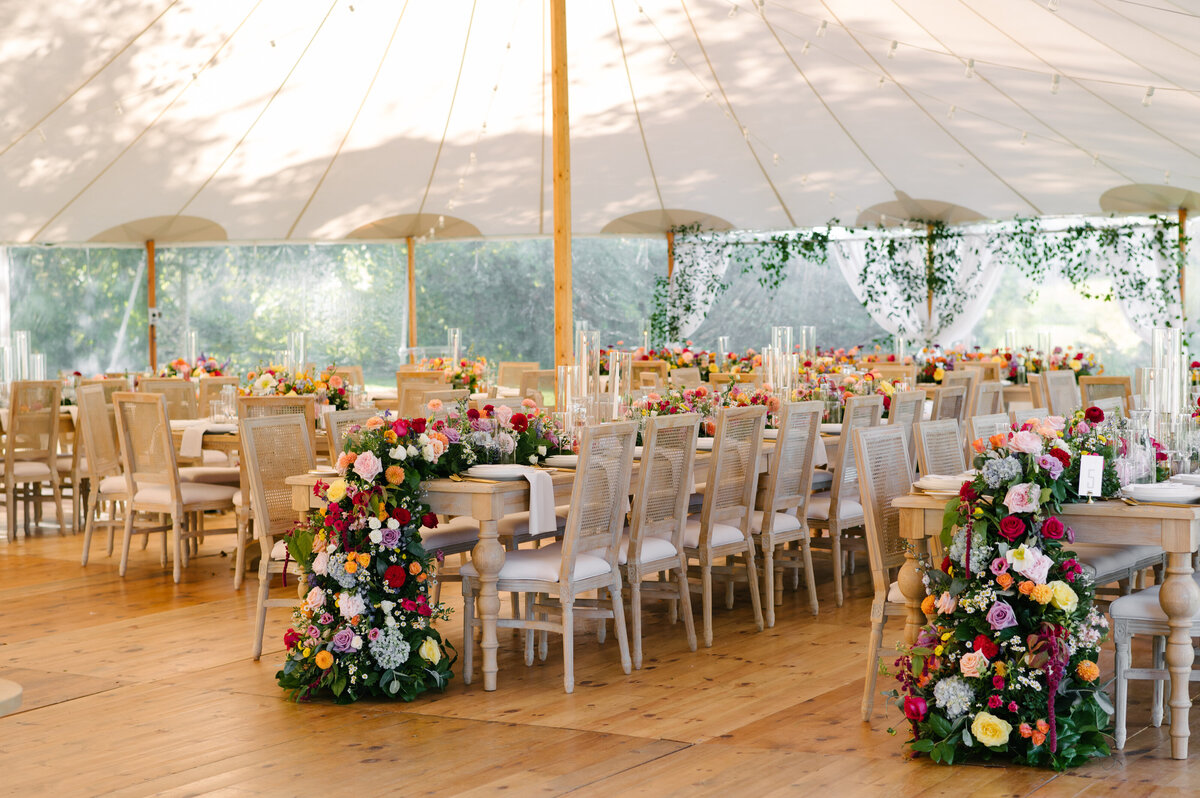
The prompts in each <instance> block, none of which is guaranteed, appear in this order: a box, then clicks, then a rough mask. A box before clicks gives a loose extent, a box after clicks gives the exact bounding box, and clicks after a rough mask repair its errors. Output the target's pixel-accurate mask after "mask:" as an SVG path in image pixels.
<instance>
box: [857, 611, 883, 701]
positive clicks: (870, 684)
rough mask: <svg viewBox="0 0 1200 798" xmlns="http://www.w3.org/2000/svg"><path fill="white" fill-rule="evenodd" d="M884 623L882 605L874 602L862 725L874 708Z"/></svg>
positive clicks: (868, 646) (864, 686) (868, 644)
mask: <svg viewBox="0 0 1200 798" xmlns="http://www.w3.org/2000/svg"><path fill="white" fill-rule="evenodd" d="M886 621H887V616H886V615H884V614H883V603H882V602H879V601H876V602H875V603H874V604H872V605H871V637H870V640H869V641H868V643H867V683H866V684H865V685H863V700H862V719H863V722H864V723H867V722H869V721H870V720H871V711H872V710H873V709H874V708H875V677H876V676H877V675H878V674H879V647H880V646H882V645H883V624H884V623H885V622H886Z"/></svg>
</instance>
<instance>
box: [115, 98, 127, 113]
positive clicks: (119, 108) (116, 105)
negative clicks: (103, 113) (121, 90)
mask: <svg viewBox="0 0 1200 798" xmlns="http://www.w3.org/2000/svg"><path fill="white" fill-rule="evenodd" d="M113 108H115V109H116V111H117V114H118V115H119V116H124V115H125V109H124V108H122V107H121V102H120V100H118V101H117V102H115V103H113Z"/></svg>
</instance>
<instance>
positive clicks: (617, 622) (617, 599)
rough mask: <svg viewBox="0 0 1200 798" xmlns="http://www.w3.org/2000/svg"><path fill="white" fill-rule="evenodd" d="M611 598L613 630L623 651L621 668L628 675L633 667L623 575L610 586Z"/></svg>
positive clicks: (618, 647)
mask: <svg viewBox="0 0 1200 798" xmlns="http://www.w3.org/2000/svg"><path fill="white" fill-rule="evenodd" d="M608 595H609V598H611V599H612V611H613V632H614V633H616V635H617V650H619V651H620V652H621V670H623V671H625V675H626V676H628V675H629V673H630V671H631V670H632V668H631V667H630V661H629V633H628V631H626V629H625V602H624V600H623V599H622V598H621V577H620V575H617V576H616V577H615V581H614V582H613V584H612V586H610V587H609V588H608Z"/></svg>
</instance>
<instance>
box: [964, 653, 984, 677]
mask: <svg viewBox="0 0 1200 798" xmlns="http://www.w3.org/2000/svg"><path fill="white" fill-rule="evenodd" d="M987 667H988V658H987V657H985V656H984V655H983V652H982V651H972V652H971V653H970V654H963V655H962V659H960V660H959V661H958V669H959V670H960V671H962V675H963V676H966V677H969V678H972V679H978V678H979V677H980V676H983V674H984V673H986V672H987Z"/></svg>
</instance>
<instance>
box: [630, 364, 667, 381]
mask: <svg viewBox="0 0 1200 798" xmlns="http://www.w3.org/2000/svg"><path fill="white" fill-rule="evenodd" d="M670 369H671V364H670V363H668V362H667V361H665V360H635V361H633V366H632V368H631V369H630V371H629V373H630V374H631V375H632V376H633V381H634V382H635V383H636V382H637V381H638V375H639V374H641V373H642V372H645V371H651V372H654V374H655V376H657V377H658V384H659V385H666V384H667V372H668V371H670Z"/></svg>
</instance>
